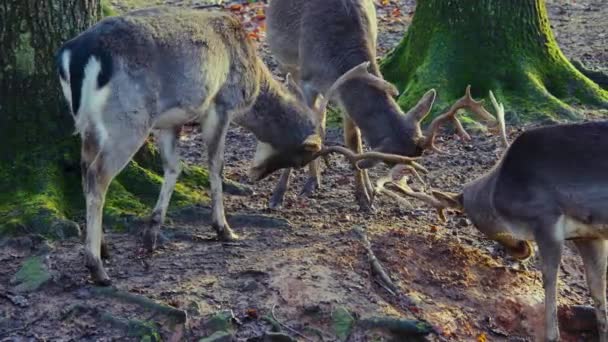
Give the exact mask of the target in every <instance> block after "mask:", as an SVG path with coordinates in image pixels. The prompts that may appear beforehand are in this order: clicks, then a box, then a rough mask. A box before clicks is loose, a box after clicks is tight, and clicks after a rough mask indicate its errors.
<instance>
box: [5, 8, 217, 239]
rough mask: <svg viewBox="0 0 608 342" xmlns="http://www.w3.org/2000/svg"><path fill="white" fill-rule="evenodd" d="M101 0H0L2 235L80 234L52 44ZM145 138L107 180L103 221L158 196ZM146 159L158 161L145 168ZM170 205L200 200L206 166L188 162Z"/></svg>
mask: <svg viewBox="0 0 608 342" xmlns="http://www.w3.org/2000/svg"><path fill="white" fill-rule="evenodd" d="M101 15H102V6H101V4H100V1H99V0H0V46H1V47H2V48H1V49H0V236H2V235H5V234H20V233H40V234H43V235H49V236H55V237H64V236H70V235H74V234H78V233H79V230H78V225H76V224H75V223H74V222H73V221H71V220H81V219H82V218H83V217H84V215H83V211H84V198H83V197H82V189H81V181H80V166H79V164H80V163H79V161H80V141H79V139H78V137H76V136H74V135H73V132H74V123H73V120H72V117H71V115H69V112H68V110H67V106H66V105H65V102H64V99H63V95H62V94H61V90H60V88H61V87H60V85H59V82H58V76H57V72H56V68H55V51H56V50H57V49H58V48H59V47H60V46H61V44H62V43H63V42H65V41H66V40H68V39H70V38H72V37H74V36H76V35H77V34H78V33H80V32H81V31H83V30H85V29H86V28H88V27H89V26H91V25H93V24H94V23H95V22H97V21H98V20H99V19H100V18H101ZM157 156H158V154H157V153H156V151H155V149H154V148H153V146H151V145H150V144H146V146H145V147H144V148H143V149H142V151H140V153H139V154H138V157H137V158H136V160H137V161H138V162H139V163H137V162H131V163H130V164H129V165H128V166H127V168H126V169H125V170H124V171H123V173H122V174H121V175H120V176H119V177H118V178H117V180H116V181H114V183H113V184H112V186H111V187H110V191H109V193H108V198H107V200H106V211H105V214H106V215H105V216H106V217H105V218H106V219H108V221H106V222H107V223H109V224H112V223H114V224H119V223H127V222H129V220H125V218H128V217H132V216H133V215H138V216H140V215H144V214H146V213H147V210H148V209H149V207H150V206H151V205H153V204H154V202H155V201H156V196H157V195H158V191H159V187H160V182H161V177H160V176H159V173H161V174H162V172H160V170H159V169H160V165H161V163H160V161H159V158H158V157H157ZM151 165H157V167H154V168H151V167H150V166H151ZM185 175H186V178H185V179H184V178H183V177H182V179H184V180H183V181H182V183H180V184H179V185H178V186H177V188H176V193H175V194H176V196H175V201H173V203H174V204H176V205H183V204H186V203H192V202H196V201H201V200H205V198H206V197H205V194H204V192H203V191H202V187H203V186H204V185H206V184H207V174H206V172H205V171H204V170H202V169H200V168H188V169H186V171H185Z"/></svg>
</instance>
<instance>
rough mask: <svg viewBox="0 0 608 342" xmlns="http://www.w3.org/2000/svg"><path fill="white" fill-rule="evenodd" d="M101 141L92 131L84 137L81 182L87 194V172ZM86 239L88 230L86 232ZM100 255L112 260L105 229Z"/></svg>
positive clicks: (85, 133)
mask: <svg viewBox="0 0 608 342" xmlns="http://www.w3.org/2000/svg"><path fill="white" fill-rule="evenodd" d="M99 149H100V146H99V139H97V137H96V135H95V134H94V132H93V131H92V130H88V131H85V132H84V135H83V136H82V146H81V149H80V172H81V180H82V191H83V192H84V193H85V194H86V192H87V181H86V180H87V172H88V170H89V166H90V165H91V163H92V162H93V160H94V159H95V157H97V154H98V153H99ZM85 239H86V230H85ZM100 255H101V258H102V259H109V258H110V250H109V248H108V245H107V243H106V241H105V237H104V235H103V228H102V232H101V247H100Z"/></svg>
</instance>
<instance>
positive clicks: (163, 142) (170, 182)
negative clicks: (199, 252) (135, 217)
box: [143, 127, 181, 252]
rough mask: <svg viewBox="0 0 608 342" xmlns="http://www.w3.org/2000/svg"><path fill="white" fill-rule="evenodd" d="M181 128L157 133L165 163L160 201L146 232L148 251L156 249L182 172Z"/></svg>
mask: <svg viewBox="0 0 608 342" xmlns="http://www.w3.org/2000/svg"><path fill="white" fill-rule="evenodd" d="M180 130H181V127H176V128H173V129H163V130H159V131H157V132H155V135H156V143H157V145H158V149H159V150H160V156H161V159H162V162H163V172H164V175H163V185H162V187H161V189H160V194H159V195H158V200H157V201H156V205H155V206H154V210H153V211H152V214H151V215H150V220H149V222H148V227H147V228H146V230H145V231H144V236H143V238H144V239H143V240H144V247H145V248H146V249H147V250H148V251H150V252H151V251H153V250H154V249H156V241H157V237H158V233H159V231H160V227H161V226H162V224H163V222H164V221H165V215H166V214H167V207H168V206H169V201H170V200H171V195H172V194H173V190H174V189H175V183H177V178H178V177H179V174H180V172H181V165H180V160H179V153H178V152H177V137H178V136H179V132H180Z"/></svg>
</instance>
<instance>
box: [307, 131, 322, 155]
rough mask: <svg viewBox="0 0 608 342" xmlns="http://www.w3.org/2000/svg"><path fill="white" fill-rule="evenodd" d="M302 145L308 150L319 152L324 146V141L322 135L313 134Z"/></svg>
mask: <svg viewBox="0 0 608 342" xmlns="http://www.w3.org/2000/svg"><path fill="white" fill-rule="evenodd" d="M302 146H304V150H306V151H309V152H319V151H321V148H322V147H323V141H322V140H321V136H320V135H318V134H311V135H309V136H308V137H307V138H306V139H305V140H304V142H302Z"/></svg>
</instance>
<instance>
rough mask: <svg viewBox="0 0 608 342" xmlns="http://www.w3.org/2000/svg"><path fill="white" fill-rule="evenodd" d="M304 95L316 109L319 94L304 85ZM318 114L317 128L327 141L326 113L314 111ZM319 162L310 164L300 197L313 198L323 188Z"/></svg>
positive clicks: (314, 161) (308, 102) (308, 103)
mask: <svg viewBox="0 0 608 342" xmlns="http://www.w3.org/2000/svg"><path fill="white" fill-rule="evenodd" d="M302 91H303V93H304V101H305V102H306V105H307V106H308V107H309V108H313V109H314V108H315V104H316V102H317V98H318V97H319V92H318V91H316V90H314V89H313V88H312V87H311V86H310V85H308V84H306V83H305V84H304V86H303V87H302ZM313 112H314V113H315V114H317V117H315V124H316V126H317V133H318V134H319V135H320V136H321V141H325V111H323V112H320V111H316V110H315V111H313ZM319 164H320V163H319V160H318V159H315V160H313V161H311V162H310V163H309V164H308V179H307V180H306V183H305V184H304V187H303V188H302V191H301V192H300V195H304V196H312V194H314V193H315V191H316V190H317V189H319V188H320V187H321V168H320V165H319Z"/></svg>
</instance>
